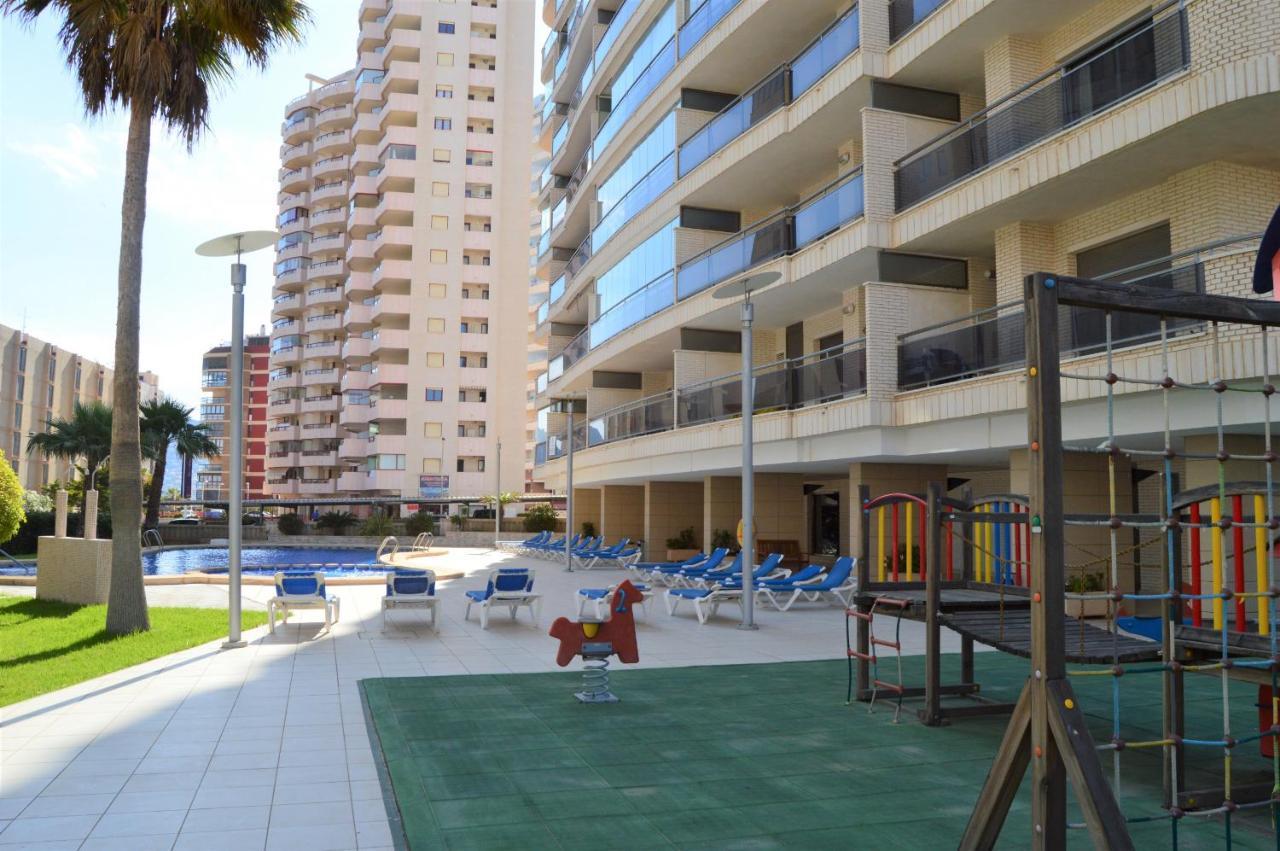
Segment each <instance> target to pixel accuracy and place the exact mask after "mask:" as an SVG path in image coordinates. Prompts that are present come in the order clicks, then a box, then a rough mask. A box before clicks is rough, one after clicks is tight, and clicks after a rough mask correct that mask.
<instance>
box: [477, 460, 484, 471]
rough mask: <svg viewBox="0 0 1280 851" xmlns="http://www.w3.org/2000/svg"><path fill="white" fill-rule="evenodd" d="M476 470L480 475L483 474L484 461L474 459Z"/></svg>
mask: <svg viewBox="0 0 1280 851" xmlns="http://www.w3.org/2000/svg"><path fill="white" fill-rule="evenodd" d="M476 470H477V471H478V472H481V473H483V472H484V459H483V458H477V459H476Z"/></svg>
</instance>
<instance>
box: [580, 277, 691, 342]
mask: <svg viewBox="0 0 1280 851" xmlns="http://www.w3.org/2000/svg"><path fill="white" fill-rule="evenodd" d="M673 304H675V275H674V274H673V273H671V272H667V273H666V274H665V275H663V276H662V277H660V278H658V279H657V280H655V281H651V282H650V283H648V284H646V285H645V286H644V287H642V288H641V289H640V290H638V291H636V292H634V293H632V294H631V295H629V296H627V297H626V298H624V299H623V300H622V301H620V302H618V303H617V304H615V305H614V306H613V307H611V308H609V309H608V310H606V311H605V312H604V313H602V314H600V316H599V318H597V319H596V321H595V322H592V323H591V328H590V338H589V339H590V347H591V348H593V349H594V348H595V347H596V346H599V345H600V344H601V343H603V342H605V341H606V340H608V339H610V338H611V337H613V336H615V335H616V334H619V333H621V332H622V331H625V330H627V329H628V328H631V327H632V326H634V325H636V324H637V323H640V322H643V321H644V320H645V319H648V318H649V317H650V316H653V315H654V314H655V313H657V312H659V311H661V310H665V309H666V308H668V307H670V306H671V305H673Z"/></svg>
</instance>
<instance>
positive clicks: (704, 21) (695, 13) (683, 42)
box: [680, 0, 740, 59]
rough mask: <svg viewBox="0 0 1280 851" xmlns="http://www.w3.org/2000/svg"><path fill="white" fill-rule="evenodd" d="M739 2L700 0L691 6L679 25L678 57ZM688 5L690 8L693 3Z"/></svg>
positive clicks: (735, 0) (686, 51)
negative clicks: (700, 1)
mask: <svg viewBox="0 0 1280 851" xmlns="http://www.w3.org/2000/svg"><path fill="white" fill-rule="evenodd" d="M739 2H740V0H702V3H701V5H698V6H697V8H693V10H692V11H691V12H690V13H689V17H688V18H686V19H685V22H684V25H683V26H682V27H680V58H681V59H683V58H685V56H687V55H688V54H689V51H690V50H692V49H693V48H694V47H695V46H696V45H697V44H698V42H700V41H702V39H703V38H704V37H705V36H706V34H707V33H709V32H711V30H712V29H714V28H715V25H716V24H718V23H720V21H721V19H723V18H724V16H725V15H727V14H729V12H730V10H732V9H733V7H734V6H737V5H738V3H739ZM689 5H690V7H691V8H692V7H693V6H694V5H695V4H694V3H690V4H689Z"/></svg>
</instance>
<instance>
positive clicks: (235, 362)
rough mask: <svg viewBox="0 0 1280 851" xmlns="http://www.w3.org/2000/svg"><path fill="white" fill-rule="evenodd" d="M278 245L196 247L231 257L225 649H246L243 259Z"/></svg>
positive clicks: (256, 233)
mask: <svg viewBox="0 0 1280 851" xmlns="http://www.w3.org/2000/svg"><path fill="white" fill-rule="evenodd" d="M275 241H276V232H275V231H273V230H251V231H242V232H241V233H231V234H227V235H226V236H220V237H217V238H215V239H211V240H209V241H208V242H203V243H201V244H200V245H199V246H197V247H196V254H199V255H200V256H201V257H230V256H231V255H233V254H234V255H235V258H236V260H235V262H234V263H232V264H231V404H230V405H228V407H229V408H231V410H230V411H229V412H228V413H229V415H230V419H231V492H230V494H229V496H230V504H229V505H228V507H227V597H228V599H227V640H226V641H225V642H223V645H222V647H223V649H226V650H229V649H232V648H235V647H244V644H245V643H244V641H243V640H242V639H241V638H240V521H241V519H242V514H243V513H244V512H243V510H242V507H241V501H242V499H243V498H244V285H245V280H246V278H247V275H246V273H245V267H244V264H243V263H241V262H240V256H241V255H242V254H245V253H248V252H250V251H258V250H259V249H262V248H266V247H267V246H269V245H271V244H273V243H274V242H275Z"/></svg>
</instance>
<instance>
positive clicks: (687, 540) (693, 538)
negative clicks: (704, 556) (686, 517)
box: [667, 526, 698, 550]
mask: <svg viewBox="0 0 1280 851" xmlns="http://www.w3.org/2000/svg"><path fill="white" fill-rule="evenodd" d="M697 548H698V537H697V533H696V532H694V531H693V527H692V526H690V527H689V528H688V529H681V530H680V534H678V535H676V536H675V537H674V538H667V549H669V550H696V549H697Z"/></svg>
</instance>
